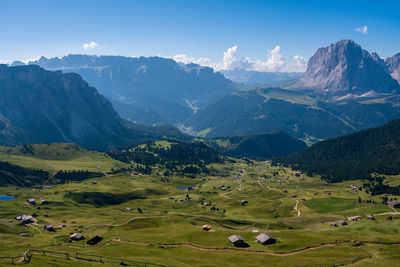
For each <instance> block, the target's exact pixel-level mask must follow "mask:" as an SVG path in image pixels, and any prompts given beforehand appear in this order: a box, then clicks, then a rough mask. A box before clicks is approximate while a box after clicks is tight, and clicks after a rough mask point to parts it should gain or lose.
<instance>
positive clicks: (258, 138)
mask: <svg viewBox="0 0 400 267" xmlns="http://www.w3.org/2000/svg"><path fill="white" fill-rule="evenodd" d="M204 142H206V143H207V144H208V145H210V146H211V147H213V148H214V149H216V150H217V151H221V152H222V153H223V154H224V155H227V156H232V157H248V158H256V159H271V158H275V157H283V156H287V155H289V154H291V153H293V152H297V151H300V150H302V149H305V148H307V145H306V144H305V143H304V142H303V141H300V140H298V139H295V138H293V137H292V136H290V135H288V134H286V133H283V132H271V133H266V134H259V135H241V136H233V137H222V138H217V139H205V140H204Z"/></svg>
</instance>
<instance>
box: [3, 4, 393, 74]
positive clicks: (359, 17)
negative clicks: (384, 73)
mask: <svg viewBox="0 0 400 267" xmlns="http://www.w3.org/2000/svg"><path fill="white" fill-rule="evenodd" d="M399 10H400V4H399V2H398V1H384V0H381V1H351V0H347V1H327V0H320V1H300V0H299V1H295V0H293V1H285V0H280V1H250V0H247V1H234V0H230V1H223V0H219V1H218V0H214V1H208V0H203V1H196V0H186V1H173V0H169V1H167V0H164V1H162V0H160V1H153V0H146V1H144V0H142V1H101V0H97V1H89V0H80V1H74V0H68V1H61V0H57V1H54V0H53V1H40V0H36V1H28V0H27V1H19V0H12V1H8V0H2V1H0V11H1V13H0V14H1V20H2V23H0V34H1V35H0V36H1V42H0V60H14V59H27V58H34V57H37V56H40V55H44V56H51V57H52V56H63V55H66V54H70V53H85V54H98V55H100V54H107V55H125V56H156V55H160V56H165V57H174V56H176V55H180V56H179V57H175V58H180V59H181V60H182V61H191V60H192V61H196V62H199V63H204V64H209V65H213V66H219V68H223V66H224V64H225V67H226V66H228V67H229V62H228V63H226V62H225V61H224V60H223V53H224V52H226V51H227V50H228V49H229V48H232V47H235V46H237V47H236V48H234V49H233V50H232V49H231V50H230V52H229V53H228V52H226V53H227V54H226V58H225V60H229V57H230V56H233V58H231V60H232V62H233V63H232V62H231V63H232V64H233V65H230V66H231V67H232V66H236V65H237V66H241V64H242V65H243V64H244V65H245V64H246V63H249V62H250V64H256V65H257V64H258V65H257V66H260V69H261V70H267V71H268V70H271V71H273V70H275V69H274V65H273V64H275V63H277V65H276V66H277V69H278V70H279V68H282V66H284V65H285V66H288V64H289V65H290V64H292V67H293V68H295V67H296V65H293V64H294V63H296V62H297V61H296V59H295V58H294V57H295V56H297V60H300V61H301V59H302V58H304V62H305V61H306V59H308V58H309V57H311V56H312V54H313V53H314V52H315V50H316V49H317V48H319V47H324V46H327V45H329V44H330V43H334V42H336V41H338V40H341V39H352V40H354V41H356V42H357V43H359V44H360V45H361V46H362V47H363V48H364V49H367V50H368V51H370V52H373V51H376V52H377V53H378V54H379V55H380V56H382V57H388V56H392V55H394V54H396V53H399V52H400V15H399ZM363 26H367V32H364V33H363V32H362V31H361V32H360V31H355V29H356V28H357V27H363ZM92 41H93V42H95V43H96V44H97V46H96V45H93V46H92V47H93V48H91V49H84V47H83V44H85V43H90V42H92ZM277 47H278V48H277ZM183 55H184V56H183ZM199 58H200V59H199ZM207 62H208V63H207ZM257 62H258V63H257ZM304 62H303V63H304ZM270 63H271V64H272V65H269V64H270ZM297 63H299V62H297ZM235 64H236V65H235ZM282 64H283V65H282ZM299 64H300V63H299ZM271 66H272V68H269V67H271Z"/></svg>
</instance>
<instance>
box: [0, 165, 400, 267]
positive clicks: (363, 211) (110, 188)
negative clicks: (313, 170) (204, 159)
mask: <svg viewBox="0 0 400 267" xmlns="http://www.w3.org/2000/svg"><path fill="white" fill-rule="evenodd" d="M214 168H217V169H225V171H228V172H229V173H230V174H229V175H228V176H227V177H214V176H198V177H196V178H193V179H191V178H182V177H168V179H165V177H163V176H158V175H156V174H153V175H135V174H117V175H111V176H107V177H102V178H95V179H89V180H85V181H82V182H71V183H67V184H62V185H54V186H53V187H47V188H46V189H16V188H10V187H7V188H6V187H3V188H0V195H1V194H10V195H13V196H15V197H16V199H15V200H12V201H8V202H6V201H0V242H1V246H0V256H6V257H11V256H16V255H21V254H23V253H24V252H26V251H27V250H32V251H31V254H32V256H31V257H27V260H26V261H22V260H21V258H16V259H15V264H21V265H28V266H45V265H51V266H74V265H80V266H98V265H99V264H100V262H99V261H100V257H97V256H103V258H102V259H101V260H102V261H103V265H114V264H115V265H119V264H121V260H120V259H125V261H124V264H127V265H134V266H145V264H144V263H143V262H147V263H148V264H147V266H152V265H151V263H153V264H154V265H153V266H157V264H158V265H164V266H221V265H225V266H266V265H268V266H311V265H313V264H326V265H324V266H339V265H351V266H393V265H399V264H400V257H399V255H400V240H399V236H400V235H399V234H400V216H399V215H400V213H399V211H400V210H397V209H394V210H393V209H392V208H389V207H388V206H387V205H384V204H382V199H381V198H380V197H379V196H374V197H371V196H370V195H367V194H366V193H365V192H364V191H359V190H357V191H355V190H352V188H351V185H361V182H360V181H351V182H343V183H337V184H327V183H325V182H322V181H321V180H320V179H319V178H318V177H307V176H306V175H304V174H299V173H295V172H293V171H292V170H291V169H288V168H283V167H271V166H270V165H269V163H266V162H256V161H254V162H244V161H237V162H236V163H225V164H215V165H214ZM154 173H157V170H155V171H154ZM234 177H236V178H234ZM94 180H95V181H96V182H95V183H93V181H94ZM187 186H193V190H188V189H187ZM149 189H151V190H149ZM88 192H97V193H104V194H103V195H100V196H102V198H103V199H101V200H98V199H91V197H92V195H90V194H87V193H88ZM132 192H133V193H135V194H138V192H142V193H143V194H144V195H141V198H137V199H133V200H127V201H125V202H123V203H122V204H118V205H109V204H108V203H107V201H108V197H110V196H109V195H107V194H108V193H110V194H112V195H113V196H117V195H121V194H126V193H132ZM72 196H80V198H77V197H72ZM390 197H393V196H389V198H390ZM29 198H35V199H36V200H37V201H39V200H40V199H46V200H47V201H48V204H37V205H30V204H27V202H26V200H27V199H29ZM110 198H111V197H110ZM393 198H394V197H393ZM242 200H247V201H248V203H247V204H245V205H242V204H241V201H242ZM369 200H371V201H369ZM373 201H375V202H376V204H373ZM96 203H97V204H96ZM205 203H208V204H209V205H208V204H207V206H206V205H205ZM22 214H29V215H31V214H35V215H37V217H36V218H37V221H36V223H35V224H32V225H29V226H27V227H25V226H23V225H21V224H20V223H19V222H18V221H17V220H15V217H16V216H19V215H22ZM372 214H374V217H375V219H374V220H369V219H367V217H366V216H367V215H372ZM358 215H360V216H362V218H361V219H360V220H358V221H350V220H348V219H347V217H350V216H358ZM11 220H12V221H11ZM339 220H345V221H346V222H347V223H348V225H344V226H342V225H340V224H339ZM332 222H334V223H336V224H337V225H338V226H337V227H333V226H331V223H332ZM47 224H52V225H53V226H55V227H57V226H61V225H65V227H61V228H60V229H57V230H56V231H55V232H49V231H45V230H44V229H43V226H44V225H47ZM205 224H208V225H210V226H211V227H212V230H213V231H204V230H203V229H202V227H203V225H205ZM76 232H81V233H82V234H83V235H84V236H85V238H86V239H85V240H82V241H72V242H71V241H69V239H68V237H69V236H70V235H71V234H72V233H76ZM21 233H26V234H27V235H28V236H21V235H20V234H21ZM260 233H267V234H270V235H272V236H273V237H275V238H276V239H277V242H276V244H271V245H265V246H263V245H261V244H260V243H257V242H256V241H255V236H257V235H258V234H260ZM234 234H235V235H240V236H242V237H243V238H244V240H245V242H246V243H247V244H248V247H241V248H236V247H234V246H233V245H231V244H230V242H229V240H228V237H229V236H230V235H234ZM95 235H101V236H102V237H103V238H104V239H103V240H102V241H101V242H99V243H98V244H96V245H93V246H90V245H88V244H87V243H86V241H87V240H89V239H90V238H92V237H94V236H95ZM34 250H40V251H36V252H35V251H34ZM42 250H46V251H52V252H63V253H68V254H69V258H68V259H67V257H66V255H65V254H62V255H55V254H51V253H43V252H42ZM77 253H78V254H77ZM79 253H81V254H79ZM43 254H45V255H43ZM83 254H89V255H96V257H95V256H87V255H83ZM106 257H113V258H118V259H107V258H106ZM28 258H29V260H28ZM128 260H133V261H137V263H134V262H129V261H128ZM0 265H2V266H11V265H12V262H11V259H9V258H2V259H0Z"/></svg>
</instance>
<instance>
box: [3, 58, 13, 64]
mask: <svg viewBox="0 0 400 267" xmlns="http://www.w3.org/2000/svg"><path fill="white" fill-rule="evenodd" d="M11 63H12V60H5V59H0V64H7V65H8V64H11Z"/></svg>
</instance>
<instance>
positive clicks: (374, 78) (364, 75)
mask: <svg viewBox="0 0 400 267" xmlns="http://www.w3.org/2000/svg"><path fill="white" fill-rule="evenodd" d="M291 88H292V89H301V90H308V91H310V92H311V93H313V94H315V95H319V96H323V97H327V98H337V97H341V96H344V95H347V94H355V95H362V94H365V93H366V92H369V91H374V92H377V93H393V92H396V91H399V90H400V87H399V84H398V83H397V82H396V81H395V80H394V79H393V78H392V77H391V76H390V74H388V73H387V72H386V70H385V66H384V62H383V60H382V59H381V58H380V57H379V56H378V54H376V53H373V54H370V53H369V52H368V51H366V50H364V49H362V48H361V46H360V45H358V44H357V43H355V42H354V41H352V40H341V41H338V42H337V43H335V44H331V45H330V46H328V47H325V48H319V49H318V50H317V52H316V53H315V54H314V55H313V56H312V57H311V58H310V60H309V62H308V67H307V71H306V72H305V73H304V75H303V76H302V77H301V78H300V79H299V80H298V81H297V82H296V83H295V84H294V85H292V86H291Z"/></svg>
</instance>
